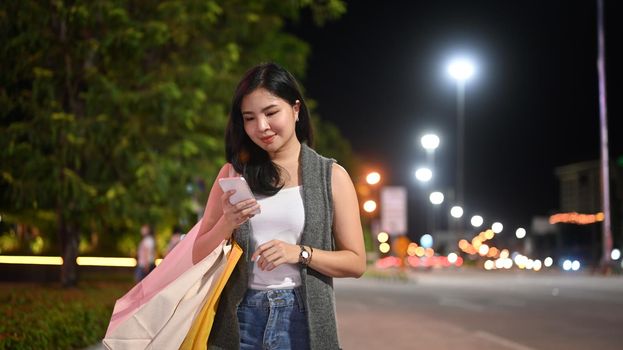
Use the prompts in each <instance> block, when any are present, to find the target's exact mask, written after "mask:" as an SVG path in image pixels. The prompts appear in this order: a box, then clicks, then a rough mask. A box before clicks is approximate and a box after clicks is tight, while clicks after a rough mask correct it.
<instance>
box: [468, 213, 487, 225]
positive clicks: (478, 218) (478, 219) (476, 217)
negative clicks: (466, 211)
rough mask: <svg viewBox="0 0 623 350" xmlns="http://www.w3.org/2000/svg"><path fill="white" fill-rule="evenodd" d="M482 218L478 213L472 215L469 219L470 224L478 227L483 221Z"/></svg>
mask: <svg viewBox="0 0 623 350" xmlns="http://www.w3.org/2000/svg"><path fill="white" fill-rule="evenodd" d="M484 221H485V220H484V219H483V218H482V216H480V215H474V216H472V219H471V220H470V222H471V224H472V226H474V227H480V226H482V224H483V223H484Z"/></svg>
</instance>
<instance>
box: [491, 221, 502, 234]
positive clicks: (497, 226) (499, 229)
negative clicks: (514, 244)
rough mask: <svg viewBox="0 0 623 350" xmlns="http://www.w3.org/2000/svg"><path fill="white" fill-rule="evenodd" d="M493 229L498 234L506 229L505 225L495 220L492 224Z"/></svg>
mask: <svg viewBox="0 0 623 350" xmlns="http://www.w3.org/2000/svg"><path fill="white" fill-rule="evenodd" d="M491 229H492V230H493V232H495V233H496V234H498V233H500V232H502V230H503V229H504V225H502V223H501V222H494V223H493V225H491Z"/></svg>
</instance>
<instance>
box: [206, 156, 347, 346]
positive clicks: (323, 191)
mask: <svg viewBox="0 0 623 350" xmlns="http://www.w3.org/2000/svg"><path fill="white" fill-rule="evenodd" d="M299 162H300V171H301V176H302V181H303V182H302V183H303V205H304V208H305V226H304V228H303V233H302V235H301V244H303V245H307V246H311V247H313V248H318V249H322V250H335V242H334V239H333V234H332V223H333V198H332V193H331V170H332V165H333V162H334V160H333V159H328V158H325V157H322V156H320V155H319V154H318V153H316V152H315V151H314V150H312V149H311V148H309V147H308V146H307V145H305V144H302V145H301V153H300V158H299ZM250 233H251V226H250V224H249V222H246V223H245V224H243V225H242V226H240V228H238V229H237V230H236V231H235V232H234V238H235V240H236V242H238V244H240V246H241V247H242V249H243V250H244V254H243V256H242V258H241V259H240V260H239V261H238V264H237V265H236V267H235V269H234V271H233V273H232V275H231V277H230V279H229V281H228V282H227V284H226V286H225V289H224V290H223V294H222V295H221V299H220V300H219V305H218V309H217V312H216V317H215V319H214V324H213V326H212V331H211V333H210V337H209V340H208V349H211V350H219V349H225V350H232V349H240V329H239V327H240V326H239V324H238V316H237V308H238V305H239V304H240V302H241V301H242V298H243V297H244V294H245V292H246V290H247V286H248V267H249V261H250V258H251V254H252V253H253V252H251V251H249V236H250ZM301 287H302V291H303V293H304V300H305V303H306V310H307V321H308V325H309V344H310V348H311V349H312V350H315V349H323V350H325V349H339V343H338V338H337V323H336V318H335V296H334V293H333V279H332V278H331V277H328V276H325V275H323V274H321V273H320V272H318V271H315V270H313V269H311V268H305V267H303V268H302V269H301Z"/></svg>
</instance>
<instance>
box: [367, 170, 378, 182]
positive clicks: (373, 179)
mask: <svg viewBox="0 0 623 350" xmlns="http://www.w3.org/2000/svg"><path fill="white" fill-rule="evenodd" d="M379 181H381V174H379V173H377V172H376V171H373V172H371V173H369V174H368V175H367V176H366V182H367V183H368V185H376V184H378V183H379Z"/></svg>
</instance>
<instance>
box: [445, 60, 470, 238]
mask: <svg viewBox="0 0 623 350" xmlns="http://www.w3.org/2000/svg"><path fill="white" fill-rule="evenodd" d="M475 71H476V68H475V65H474V63H473V62H472V61H471V60H469V59H468V58H465V57H460V58H455V59H453V60H452V61H450V63H449V64H448V67H447V72H448V74H449V75H450V76H451V77H452V78H453V79H454V80H455V81H456V87H457V142H456V147H457V171H456V201H457V203H458V204H459V205H464V204H465V203H464V202H463V201H464V198H463V197H464V194H463V177H464V159H463V157H464V151H463V149H464V145H463V143H464V141H463V139H464V134H465V127H464V123H465V121H464V120H465V84H466V82H467V80H469V79H470V78H471V77H472V76H473V75H474V73H475ZM461 226H462V225H460V224H459V228H462V227H461Z"/></svg>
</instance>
